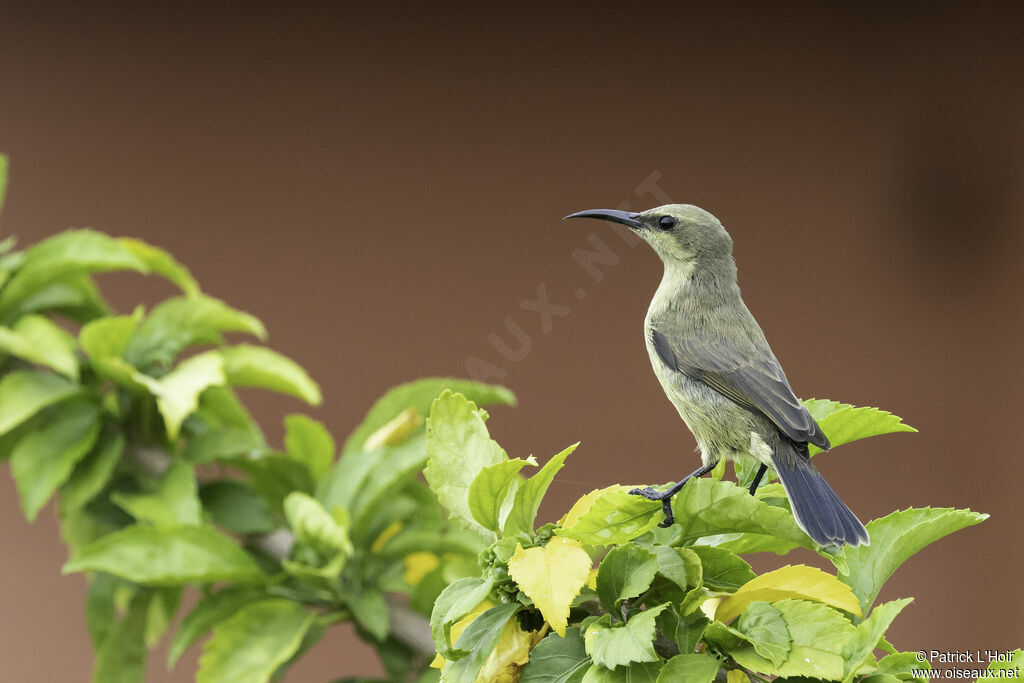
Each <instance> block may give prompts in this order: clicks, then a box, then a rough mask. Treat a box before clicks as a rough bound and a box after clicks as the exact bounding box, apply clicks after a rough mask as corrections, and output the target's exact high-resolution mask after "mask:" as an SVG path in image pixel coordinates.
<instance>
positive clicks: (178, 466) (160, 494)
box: [110, 460, 202, 527]
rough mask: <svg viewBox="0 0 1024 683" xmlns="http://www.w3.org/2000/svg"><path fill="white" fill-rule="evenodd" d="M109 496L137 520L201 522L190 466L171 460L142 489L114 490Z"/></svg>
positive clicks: (160, 523) (167, 523)
mask: <svg viewBox="0 0 1024 683" xmlns="http://www.w3.org/2000/svg"><path fill="white" fill-rule="evenodd" d="M110 500H111V501H112V502H113V503H114V504H116V505H117V506H118V507H120V508H121V509H122V510H124V511H125V512H127V513H128V514H130V515H131V516H132V517H134V518H135V519H137V520H138V521H140V522H149V523H150V524H155V525H156V526H163V527H177V526H198V525H199V524H200V523H201V522H202V512H201V506H200V504H199V493H198V490H197V484H196V475H195V472H194V471H193V470H192V466H191V465H189V464H188V463H186V462H183V461H181V460H176V461H174V462H173V463H172V464H171V466H170V467H169V468H167V471H166V472H164V474H163V476H162V477H160V479H159V480H158V481H157V482H156V483H155V484H153V485H152V486H151V490H149V491H148V492H146V493H123V492H115V493H112V494H111V496H110Z"/></svg>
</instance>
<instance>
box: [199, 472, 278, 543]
mask: <svg viewBox="0 0 1024 683" xmlns="http://www.w3.org/2000/svg"><path fill="white" fill-rule="evenodd" d="M199 500H200V501H201V502H202V504H203V509H205V510H206V512H207V513H208V514H209V515H210V520H211V521H212V522H213V523H214V524H216V525H217V526H222V527H224V528H225V529H227V530H228V531H230V532H232V533H236V534H263V533H267V532H269V531H273V530H274V529H275V528H276V527H277V522H275V521H274V516H273V514H272V513H271V511H270V506H269V505H268V504H267V500H266V499H265V498H264V497H263V496H261V495H259V494H258V493H256V492H255V491H253V489H252V487H251V486H249V484H247V483H245V482H244V481H238V480H235V479H221V480H218V481H212V482H210V483H208V484H203V486H201V487H200V489H199Z"/></svg>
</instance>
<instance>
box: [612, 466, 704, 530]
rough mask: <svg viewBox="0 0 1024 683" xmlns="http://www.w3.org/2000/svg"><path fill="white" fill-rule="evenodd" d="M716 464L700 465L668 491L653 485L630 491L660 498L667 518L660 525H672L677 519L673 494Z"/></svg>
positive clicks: (655, 498) (647, 496)
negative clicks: (673, 510) (673, 508)
mask: <svg viewBox="0 0 1024 683" xmlns="http://www.w3.org/2000/svg"><path fill="white" fill-rule="evenodd" d="M716 464H717V463H711V464H710V465H703V466H701V467H698V468H697V469H695V470H694V471H693V472H690V473H689V474H688V475H686V476H685V477H683V478H682V479H680V480H679V481H678V482H676V483H675V484H674V485H673V486H672V488H670V489H669V490H667V491H659V490H658V489H656V488H654V487H653V486H648V487H647V488H643V489H641V488H636V489H633V490H632V491H630V493H631V494H633V495H634V496H643V497H644V498H646V499H647V500H660V501H661V510H662V512H664V513H665V520H664V521H663V522H662V523H661V524H659V525H658V526H660V527H662V528H664V527H670V526H672V524H673V523H674V522H675V521H676V519H675V515H673V514H672V496H674V495H676V494H677V493H679V491H680V489H682V488H683V484H685V483H686V482H688V481H690V479H691V478H692V477H702V476H704V475H705V474H707V473H708V472H710V471H711V470H713V469H714V468H715V465H716Z"/></svg>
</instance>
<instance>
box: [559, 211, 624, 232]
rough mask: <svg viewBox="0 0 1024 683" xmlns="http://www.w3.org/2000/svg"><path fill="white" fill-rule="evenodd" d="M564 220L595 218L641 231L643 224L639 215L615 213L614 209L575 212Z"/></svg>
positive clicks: (622, 212)
mask: <svg viewBox="0 0 1024 683" xmlns="http://www.w3.org/2000/svg"><path fill="white" fill-rule="evenodd" d="M566 218H597V219H599V220H602V221H611V222H612V223H618V224H620V225H625V226H626V227H627V228H631V229H633V230H643V229H644V224H643V222H642V221H641V220H640V214H638V213H632V212H629V211H616V210H615V209H588V210H586V211H577V212H576V213H571V214H569V215H568V216H566V217H565V218H563V219H562V220H563V221H564V220H565V219H566Z"/></svg>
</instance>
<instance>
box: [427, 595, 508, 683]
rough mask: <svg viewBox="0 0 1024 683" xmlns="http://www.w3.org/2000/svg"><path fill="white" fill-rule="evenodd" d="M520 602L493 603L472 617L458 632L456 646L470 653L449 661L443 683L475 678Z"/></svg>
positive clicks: (443, 674) (442, 679) (442, 676)
mask: <svg viewBox="0 0 1024 683" xmlns="http://www.w3.org/2000/svg"><path fill="white" fill-rule="evenodd" d="M520 607H522V605H520V604H519V603H516V602H511V603H506V604H503V605H497V606H496V607H492V608H490V609H489V610H487V611H486V612H484V613H483V614H481V615H480V616H478V617H477V618H476V619H474V620H473V623H471V624H470V625H469V626H467V627H466V630H465V631H463V632H462V635H460V636H459V640H458V642H456V643H455V646H456V648H457V649H458V650H460V651H464V652H468V653H469V654H468V655H467V656H465V657H463V658H461V659H459V660H457V661H454V662H453V661H449V662H448V663H447V664H446V665H445V667H444V671H442V672H441V681H443V682H444V683H463V682H465V681H475V680H476V678H477V676H478V675H479V674H480V670H481V669H482V668H483V667H484V664H485V663H487V659H488V658H489V657H490V656H491V653H492V652H494V648H495V647H496V646H497V645H498V641H499V640H500V639H501V634H502V632H503V631H504V630H505V626H506V625H507V624H508V621H509V619H511V618H512V617H513V616H514V615H515V613H516V612H517V611H519V608H520Z"/></svg>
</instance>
